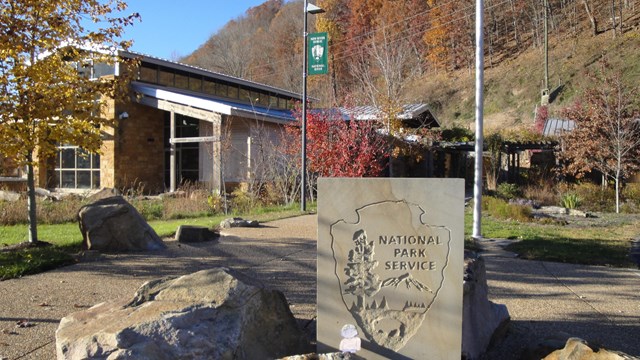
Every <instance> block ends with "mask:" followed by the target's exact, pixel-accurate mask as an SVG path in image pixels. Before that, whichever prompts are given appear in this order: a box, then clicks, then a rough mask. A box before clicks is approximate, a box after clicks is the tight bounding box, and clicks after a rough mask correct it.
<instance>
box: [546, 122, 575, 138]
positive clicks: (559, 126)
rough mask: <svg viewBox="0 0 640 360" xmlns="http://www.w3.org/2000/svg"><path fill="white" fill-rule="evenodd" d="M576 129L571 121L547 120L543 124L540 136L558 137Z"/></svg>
mask: <svg viewBox="0 0 640 360" xmlns="http://www.w3.org/2000/svg"><path fill="white" fill-rule="evenodd" d="M575 127H576V123H575V121H573V120H565V119H547V121H545V122H544V128H543V129H542V135H544V136H560V135H562V133H563V132H568V131H572V130H573V129H574V128H575Z"/></svg>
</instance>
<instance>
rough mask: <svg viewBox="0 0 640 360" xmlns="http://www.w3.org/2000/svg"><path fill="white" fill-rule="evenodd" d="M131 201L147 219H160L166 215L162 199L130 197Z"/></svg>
mask: <svg viewBox="0 0 640 360" xmlns="http://www.w3.org/2000/svg"><path fill="white" fill-rule="evenodd" d="M127 201H129V203H130V204H131V205H132V206H133V207H135V208H136V210H138V212H139V213H140V215H142V217H144V218H145V220H147V221H149V220H160V219H162V218H163V216H164V206H163V203H162V200H160V199H144V198H137V199H128V200H127Z"/></svg>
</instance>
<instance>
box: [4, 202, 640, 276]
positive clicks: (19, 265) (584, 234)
mask: <svg viewBox="0 0 640 360" xmlns="http://www.w3.org/2000/svg"><path fill="white" fill-rule="evenodd" d="M300 214H301V212H300V210H299V209H298V208H297V206H291V207H288V208H282V207H273V208H265V209H261V210H260V211H259V212H258V213H254V214H251V215H240V216H244V217H246V218H248V219H252V220H259V221H261V222H265V221H271V220H276V219H282V218H286V217H291V216H297V215H300ZM229 216H231V215H219V216H209V217H199V218H188V219H179V220H154V221H150V222H149V224H150V225H151V226H152V227H153V228H154V230H155V231H156V232H157V233H158V235H160V236H161V237H167V236H171V235H172V234H174V233H175V231H176V230H177V228H178V226H180V225H199V226H206V227H211V228H213V227H215V226H217V225H218V224H219V223H220V221H222V220H223V219H225V218H227V217H229ZM472 223H473V215H472V214H471V213H470V212H468V213H467V214H466V216H465V234H466V238H467V240H466V242H465V246H466V247H467V248H472V249H473V248H474V246H475V244H474V242H473V241H472V240H469V239H470V234H471V227H472ZM482 233H483V236H484V237H485V238H505V239H517V240H521V241H519V242H516V243H514V244H512V245H510V247H509V250H511V251H513V252H516V253H518V254H520V256H521V257H523V258H526V259H537V260H548V261H558V262H568V263H578V264H592V265H609V266H617V267H634V266H635V265H634V264H633V263H631V261H630V260H629V258H628V256H627V255H628V253H629V248H630V245H631V240H632V239H633V238H635V237H637V236H638V235H640V215H628V214H598V217H597V218H569V219H568V220H567V223H564V224H559V223H542V222H539V221H534V222H516V221H510V220H500V219H495V218H492V217H491V216H485V215H483V219H482ZM38 238H39V239H40V240H42V241H46V242H48V243H51V244H53V246H51V247H40V248H31V249H26V250H21V251H12V252H0V279H9V278H14V277H19V276H22V275H26V274H33V273H38V272H42V271H46V270H49V269H52V268H56V267H59V266H63V265H67V264H72V263H74V262H75V258H74V256H73V255H74V254H75V253H77V252H78V251H80V249H81V245H82V235H81V234H80V230H79V228H78V224H76V223H66V224H60V225H39V226H38ZM26 240H27V226H26V225H14V226H0V247H3V246H6V245H12V244H18V243H21V242H24V241H26Z"/></svg>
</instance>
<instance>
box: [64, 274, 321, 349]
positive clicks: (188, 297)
mask: <svg viewBox="0 0 640 360" xmlns="http://www.w3.org/2000/svg"><path fill="white" fill-rule="evenodd" d="M305 351H309V349H308V348H307V342H306V340H305V338H304V336H303V335H302V333H301V331H300V330H299V329H298V326H297V324H296V321H295V319H294V317H293V315H292V314H291V311H290V310H289V306H288V305H287V300H286V299H285V297H284V295H283V294H282V293H281V292H279V291H276V290H267V289H264V288H263V287H261V286H260V285H259V284H258V283H257V282H256V281H254V280H253V279H250V278H247V277H246V276H243V275H241V274H239V273H236V272H234V271H231V270H229V269H225V268H217V269H211V270H203V271H199V272H197V273H193V274H190V275H185V276H181V277H167V278H163V279H158V280H153V281H149V282H147V283H146V284H144V285H143V286H142V287H141V288H140V289H138V291H137V292H136V294H135V295H134V297H133V299H131V300H129V301H126V300H125V301H121V302H107V303H102V304H98V305H96V306H94V307H92V308H90V309H86V310H83V311H80V312H77V313H74V314H71V315H69V316H67V317H65V318H63V319H62V320H61V321H60V325H59V327H58V330H57V331H56V352H57V357H58V360H61V359H109V360H127V359H132V360H133V359H136V360H146V359H149V360H151V359H154V360H164V359H167V360H168V359H183V360H195V359H274V358H279V357H283V356H286V355H289V354H296V353H303V352H305Z"/></svg>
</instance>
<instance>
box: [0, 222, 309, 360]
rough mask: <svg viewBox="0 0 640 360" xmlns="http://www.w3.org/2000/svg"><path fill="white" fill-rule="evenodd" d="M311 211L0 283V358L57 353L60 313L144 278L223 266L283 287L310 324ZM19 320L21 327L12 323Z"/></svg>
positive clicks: (117, 293)
mask: <svg viewBox="0 0 640 360" xmlns="http://www.w3.org/2000/svg"><path fill="white" fill-rule="evenodd" d="M315 239H316V217H315V216H312V215H309V216H301V217H296V218H290V219H284V220H278V221H273V222H269V223H266V224H264V225H263V226H261V227H260V228H256V229H243V228H235V229H229V230H225V231H224V232H223V233H222V236H221V238H220V240H219V242H215V243H214V242H210V243H201V244H188V245H187V244H179V243H177V242H176V241H173V240H171V239H168V240H166V243H167V245H168V248H167V249H166V250H162V251H157V252H151V253H144V254H142V253H138V254H122V255H96V256H85V258H84V259H83V260H81V262H80V263H78V264H76V265H72V266H67V267H64V268H60V269H57V270H54V271H49V272H46V273H42V274H37V275H31V276H25V277H23V278H20V279H13V280H7V281H3V282H0V303H1V304H2V305H1V307H0V359H3V360H4V359H10V360H15V359H42V360H51V359H55V330H56V329H57V327H58V323H59V322H60V319H61V318H62V317H64V316H66V315H68V314H70V313H72V312H75V311H78V310H81V309H83V308H88V307H91V306H93V305H95V304H98V303H101V302H104V301H108V300H115V299H119V298H130V297H131V296H133V294H134V292H135V291H136V290H137V289H138V287H140V285H142V284H143V283H144V282H145V281H148V280H151V279H154V278H158V277H162V276H168V275H184V274H189V273H192V272H195V271H198V270H202V269H208V268H212V267H218V266H224V267H231V268H234V269H237V270H240V271H242V272H244V273H246V274H247V275H250V276H254V277H256V278H258V279H260V280H261V281H262V282H263V283H265V285H266V286H267V287H269V288H274V289H279V290H281V291H283V292H284V294H285V296H286V297H287V299H288V300H289V302H290V305H291V311H292V312H293V314H294V316H295V317H296V318H297V319H298V320H299V323H300V325H301V326H302V327H305V326H306V328H307V330H309V332H310V333H312V334H311V335H313V331H315V330H314V329H315V322H314V321H313V320H314V319H315V301H316V240H315ZM18 322H20V323H21V324H22V326H25V327H18V325H17V323H18Z"/></svg>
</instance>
